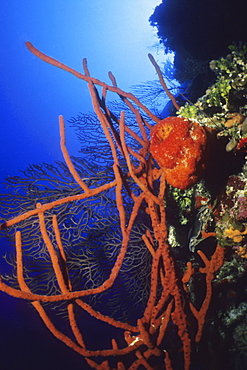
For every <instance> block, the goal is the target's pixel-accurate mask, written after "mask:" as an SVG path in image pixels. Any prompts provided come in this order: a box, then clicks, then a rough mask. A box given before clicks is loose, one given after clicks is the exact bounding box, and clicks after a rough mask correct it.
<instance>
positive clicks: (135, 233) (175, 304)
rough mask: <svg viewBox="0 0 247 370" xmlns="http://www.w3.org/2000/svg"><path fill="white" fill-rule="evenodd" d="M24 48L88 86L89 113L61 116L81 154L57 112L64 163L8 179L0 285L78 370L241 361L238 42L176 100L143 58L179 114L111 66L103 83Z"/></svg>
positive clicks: (242, 149)
mask: <svg viewBox="0 0 247 370" xmlns="http://www.w3.org/2000/svg"><path fill="white" fill-rule="evenodd" d="M26 46H27V47H28V49H29V50H30V51H31V52H32V53H33V54H34V55H36V56H37V57H39V58H40V59H42V60H43V61H45V62H47V63H50V64H52V65H54V66H56V67H58V68H61V69H64V70H66V71H67V72H69V73H71V74H72V75H74V76H76V77H77V78H79V79H81V80H83V81H85V82H87V83H88V88H89V92H90V95H91V99H92V103H93V108H94V114H91V115H84V114H80V115H78V116H77V117H75V118H72V119H71V120H70V121H69V123H70V124H72V125H73V126H74V127H75V128H76V130H77V132H78V136H79V138H80V140H81V142H82V149H81V151H82V153H81V154H82V155H81V157H79V158H77V157H70V155H69V153H68V151H67V148H66V141H65V123H64V119H63V117H62V116H59V126H60V138H61V142H60V145H61V151H62V153H63V156H64V163H63V162H58V163H56V165H48V164H42V165H31V166H29V168H28V169H26V171H23V176H22V177H20V176H19V177H12V178H8V179H7V180H6V185H7V186H8V187H9V188H10V191H11V192H10V194H9V195H2V196H1V203H2V205H1V221H2V223H1V225H0V230H1V236H3V237H5V238H8V239H9V240H10V242H11V243H12V245H13V246H14V248H13V250H12V252H10V253H7V254H6V256H5V261H6V264H7V265H8V266H10V267H11V272H10V273H2V276H1V281H0V289H1V291H3V292H5V293H7V294H9V295H11V296H13V297H16V298H19V299H22V300H26V301H28V302H29V303H30V304H31V305H32V306H33V308H34V309H35V310H36V311H37V313H38V315H39V316H40V318H41V320H42V321H43V323H44V325H45V326H46V327H47V328H48V330H49V331H50V332H51V333H52V334H53V335H54V336H55V337H56V338H57V339H58V340H60V341H61V342H63V343H64V344H65V345H66V346H68V347H70V348H71V349H72V350H74V351H75V352H76V353H78V354H79V355H81V356H82V358H83V359H84V360H83V359H82V366H87V368H88V369H99V370H100V369H108V370H113V369H129V370H130V369H138V370H142V369H149V370H150V369H185V370H189V369H196V368H200V369H210V368H213V366H214V367H215V368H218V369H220V368H224V369H227V368H232V366H233V367H234V366H235V368H237V366H238V368H241V366H242V365H241V364H242V363H245V361H246V358H247V348H246V341H245V337H246V313H247V306H246V304H247V303H246V302H247V290H246V283H245V280H246V279H245V278H246V267H247V242H246V240H247V239H246V235H247V180H246V179H247V177H246V171H247V170H246V163H245V161H246V159H245V157H246V145H245V142H246V141H247V140H246V138H247V130H246V127H245V126H246V105H245V103H246V92H247V91H246V85H247V80H246V79H245V68H246V65H247V55H246V54H247V53H246V50H247V48H246V46H245V45H240V46H232V47H231V48H230V50H231V53H230V54H229V55H227V56H226V57H225V58H221V59H219V60H214V61H212V62H211V63H210V67H211V68H212V70H214V73H216V80H215V83H214V84H213V85H212V86H210V87H209V88H208V90H207V91H206V93H205V95H203V96H202V97H200V98H199V99H198V101H197V102H195V104H189V103H186V104H185V106H184V107H181V108H180V107H179V106H178V103H177V102H176V99H175V98H174V96H173V95H171V93H170V92H169V90H167V87H166V83H165V81H164V79H163V76H162V73H161V72H160V69H159V67H158V66H157V64H156V62H155V61H154V60H153V58H152V56H150V60H151V62H152V64H153V65H154V66H155V68H156V70H157V72H158V75H159V79H160V82H161V86H163V88H164V89H165V90H166V91H167V93H168V96H169V97H170V98H171V100H172V102H173V104H174V107H175V108H176V110H177V115H176V116H174V117H167V118H165V119H160V118H159V117H157V116H156V115H155V114H154V113H153V112H152V111H151V110H149V109H148V107H147V106H146V105H144V104H143V103H142V102H141V99H138V98H137V97H136V96H135V95H133V94H131V93H126V92H125V91H123V90H121V89H120V88H119V87H118V86H117V82H116V79H115V77H114V76H113V75H112V74H111V73H109V77H110V80H111V84H106V83H104V82H101V81H99V80H97V79H96V78H94V77H92V76H90V73H89V70H88V67H87V63H86V60H83V67H84V74H82V73H79V72H77V71H75V70H73V69H71V68H69V67H67V66H65V65H64V64H62V63H60V62H58V61H57V60H55V59H53V58H51V57H49V56H47V55H45V54H43V53H42V52H41V51H39V50H38V49H36V48H35V47H34V46H33V45H32V44H31V43H29V42H27V43H26ZM109 91H111V92H113V93H115V94H116V97H118V98H119V100H120V103H118V104H114V103H111V102H108V92H109ZM233 140H235V142H234V143H233ZM229 143H230V144H229ZM219 169H220V170H219ZM99 332H100V336H99V335H97V334H96V333H99ZM92 333H95V334H96V335H95V336H94V337H93V338H92ZM232 333H233V335H232ZM99 337H101V338H103V340H102V339H101V340H100V338H99ZM229 350H230V352H229ZM228 352H229V353H230V354H228ZM222 353H224V354H225V360H222ZM228 362H229V364H230V365H229V366H231V367H227V366H228ZM222 365H223V366H224V367H220V366H222Z"/></svg>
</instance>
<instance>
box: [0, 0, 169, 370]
mask: <svg viewBox="0 0 247 370" xmlns="http://www.w3.org/2000/svg"><path fill="white" fill-rule="evenodd" d="M158 3H159V1H157V0H156V1H155V0H151V1H150V0H136V1H134V2H133V1H131V0H127V1H118V0H117V1H116V0H107V1H101V0H93V1H91V0H73V1H72V2H71V1H62V2H61V1H58V0H52V1H50V0H44V1H42V2H36V1H32V0H23V1H18V0H12V1H8V0H2V1H1V5H0V8H1V12H0V30H1V38H0V50H1V58H0V116H1V138H2V139H1V145H0V154H1V166H0V192H1V193H5V192H8V190H6V188H5V185H4V180H5V179H6V177H7V176H22V172H21V171H24V170H25V169H26V168H27V167H28V166H29V165H30V164H40V163H43V162H45V163H49V164H53V163H54V162H55V161H57V160H62V154H61V151H60V146H59V128H58V115H59V114H63V116H64V118H65V120H69V119H70V118H71V117H73V116H77V114H79V112H83V113H88V112H91V111H92V106H91V100H90V97H89V93H88V89H87V86H86V83H83V82H81V81H79V80H77V79H76V78H74V77H73V76H71V75H69V74H68V73H66V72H64V71H61V70H58V69H56V68H54V67H52V66H50V65H48V64H46V63H43V62H42V61H40V60H39V59H37V58H36V57H35V56H33V55H32V54H31V53H30V52H29V51H28V50H27V48H26V47H25V42H26V41H30V42H32V43H33V44H35V46H36V47H38V48H39V49H40V50H43V51H44V52H46V53H47V54H48V55H51V56H53V57H55V58H57V59H60V60H61V61H63V62H64V63H65V64H67V65H70V66H71V67H73V68H75V69H77V70H78V71H81V70H82V64H81V63H82V58H84V57H86V58H87V59H88V66H89V69H90V71H91V73H92V75H94V76H95V77H97V78H99V79H101V80H103V81H106V82H108V75H107V73H108V71H109V70H111V71H112V72H113V73H114V74H115V76H116V78H117V81H118V84H119V86H121V88H122V89H126V90H129V88H130V86H132V85H135V84H139V83H140V82H145V81H147V80H154V79H155V71H154V69H153V67H152V65H151V63H150V62H149V60H148V57H147V54H148V53H149V52H150V51H151V52H152V53H153V54H154V55H155V57H156V58H157V60H159V62H161V61H162V60H164V53H163V52H162V51H158V49H157V48H156V47H155V46H154V45H155V44H156V43H157V42H158V39H157V36H156V34H155V31H154V29H153V28H152V27H151V26H150V24H149V22H148V19H149V17H150V15H151V14H152V12H153V10H154V8H155V6H156V5H157V4H158ZM69 126H70V125H69V124H66V135H67V145H68V148H69V151H70V154H72V155H78V151H79V150H80V143H79V140H78V138H77V136H76V134H75V129H74V128H72V127H69ZM7 249H8V243H7V242H5V244H4V242H3V241H1V252H0V254H1V257H2V256H3V255H4V254H5V252H6V250H7ZM1 273H4V271H3V270H1ZM0 332H1V335H0V358H1V363H0V368H1V370H22V369H25V370H32V369H37V370H38V369H40V370H41V369H47V370H52V369H68V368H70V369H82V368H84V367H82V362H83V360H82V358H81V356H79V355H77V354H75V353H74V352H73V351H72V350H70V349H68V348H66V346H64V345H63V344H62V343H60V342H59V341H58V340H57V339H56V338H54V337H53V336H52V335H51V334H50V333H49V332H48V330H47V329H46V328H45V327H44V325H43V323H42V322H41V320H40V318H39V317H38V315H37V313H36V312H34V311H33V309H32V308H31V306H29V305H27V303H26V302H24V301H19V300H16V299H14V298H11V297H9V296H7V295H6V294H4V293H0ZM85 366H86V365H85ZM85 368H86V367H85Z"/></svg>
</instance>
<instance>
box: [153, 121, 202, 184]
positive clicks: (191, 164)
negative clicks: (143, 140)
mask: <svg viewBox="0 0 247 370" xmlns="http://www.w3.org/2000/svg"><path fill="white" fill-rule="evenodd" d="M206 142H207V134H206V131H205V129H204V128H203V127H202V126H200V125H199V124H198V123H196V122H192V121H189V120H186V119H185V118H181V117H168V118H165V119H163V120H162V121H161V122H159V123H158V124H157V125H156V126H154V127H153V129H152V132H151V142H150V152H151V154H152V156H153V158H154V159H155V160H156V161H157V163H158V164H159V166H160V167H161V169H162V170H163V171H164V173H165V175H166V180H167V182H168V183H169V184H170V185H172V186H174V187H176V188H179V189H187V188H189V187H190V186H192V185H193V184H194V183H195V182H196V181H197V180H198V178H199V177H200V176H201V174H202V170H203V168H204V156H203V154H204V152H205V147H206Z"/></svg>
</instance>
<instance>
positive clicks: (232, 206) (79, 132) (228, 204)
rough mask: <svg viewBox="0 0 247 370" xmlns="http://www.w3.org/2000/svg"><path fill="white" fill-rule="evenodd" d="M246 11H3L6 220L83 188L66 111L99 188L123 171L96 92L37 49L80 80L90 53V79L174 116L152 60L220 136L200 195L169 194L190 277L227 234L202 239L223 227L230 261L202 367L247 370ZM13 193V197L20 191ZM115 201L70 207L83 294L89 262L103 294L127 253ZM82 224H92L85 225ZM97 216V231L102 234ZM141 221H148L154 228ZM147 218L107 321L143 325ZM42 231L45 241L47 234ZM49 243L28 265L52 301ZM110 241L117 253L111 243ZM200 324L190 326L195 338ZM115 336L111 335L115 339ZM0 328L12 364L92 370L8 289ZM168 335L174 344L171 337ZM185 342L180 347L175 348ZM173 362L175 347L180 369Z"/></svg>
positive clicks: (17, 5)
mask: <svg viewBox="0 0 247 370" xmlns="http://www.w3.org/2000/svg"><path fill="white" fill-rule="evenodd" d="M242 9H244V1H243V0H236V2H234V3H233V2H232V1H230V0H225V1H224V2H222V1H220V0H210V1H203V2H200V3H198V0H190V1H187V0H181V1H180V2H176V3H174V2H173V1H172V0H163V1H161V0H160V1H155V0H135V1H131V0H127V1H120V0H109V1H108V0H107V1H104V2H102V1H101V0H93V1H92V0H85V1H84V0H75V1H73V2H71V1H63V2H62V3H61V2H59V1H56V0H55V1H53V0H52V1H48V0H45V1H43V2H42V3H41V4H38V3H37V2H35V1H27V0H24V1H21V2H20V1H17V0H13V1H7V0H2V2H1V12H0V28H1V35H2V37H1V39H0V46H1V47H0V50H1V58H0V114H1V134H2V135H1V137H2V139H1V145H0V151H1V166H0V193H1V222H4V221H5V220H6V219H8V218H9V217H10V218H11V217H13V215H15V214H16V213H17V212H18V211H19V209H21V210H23V212H25V210H27V209H31V208H32V207H33V205H34V204H35V202H36V201H37V199H36V196H37V194H38V196H37V197H39V200H41V201H42V202H49V201H50V200H52V199H53V198H56V197H59V196H61V194H64V196H65V195H67V194H70V193H72V194H76V193H77V192H78V191H80V189H79V190H78V188H77V187H76V185H74V184H73V179H72V180H71V176H70V174H68V171H67V170H66V168H65V167H64V165H63V164H62V162H63V157H62V154H61V150H60V145H59V141H60V137H59V128H58V115H60V114H62V115H63V116H64V118H65V125H66V142H67V148H68V151H69V153H70V154H71V155H72V156H73V160H74V163H75V164H76V167H77V170H78V173H79V174H80V176H81V177H82V178H84V177H86V176H87V174H88V173H89V174H90V176H91V178H92V184H94V181H95V183H96V184H97V181H98V182H100V181H104V180H102V179H105V178H108V177H107V176H109V178H111V176H112V172H111V170H109V173H108V172H107V173H105V172H104V168H105V167H106V168H107V169H109V168H110V163H111V160H110V157H109V152H107V149H105V146H104V145H105V143H104V139H102V136H100V135H101V134H100V131H97V130H95V131H94V127H95V123H96V124H98V122H96V121H95V116H93V115H92V114H91V112H92V104H91V99H90V97H89V93H88V88H87V84H86V83H85V82H82V81H80V80H78V79H76V78H75V77H74V76H72V75H70V74H68V73H66V72H65V71H62V70H60V69H58V68H55V67H53V66H51V65H49V64H47V63H44V62H43V61H41V60H39V59H38V58H36V57H35V56H34V55H32V54H31V53H30V52H29V51H28V50H27V48H26V47H25V42H26V41H30V42H32V43H33V44H34V46H35V47H37V48H38V49H39V50H41V51H42V52H44V53H46V54H47V55H49V56H52V57H54V58H56V59H57V60H59V61H61V62H63V63H65V64H66V65H68V66H70V67H72V68H74V69H75V70H78V71H82V58H84V57H86V58H87V60H88V67H89V71H90V73H91V75H92V76H94V77H96V78H98V79H100V80H101V81H104V82H107V83H110V82H109V79H108V71H111V72H113V74H114V75H115V77H116V79H117V83H118V86H119V87H121V88H122V89H123V90H125V91H130V90H131V91H133V92H134V94H135V95H137V96H138V97H140V99H141V100H142V101H143V102H144V104H146V105H147V106H148V107H150V109H151V110H152V111H153V112H154V114H155V115H157V116H158V117H159V118H160V119H163V118H165V117H167V116H174V115H176V109H175V108H174V107H173V105H172V103H171V102H170V101H169V99H168V98H167V96H166V94H165V93H164V92H163V90H162V89H160V87H157V81H156V80H157V76H156V73H155V70H154V68H153V66H152V65H151V63H150V61H149V60H148V57H147V54H148V53H150V52H151V53H152V54H153V56H154V58H155V60H156V61H157V63H158V65H159V66H160V67H161V70H162V71H164V74H165V76H166V78H167V83H168V87H169V89H170V92H172V93H173V95H174V96H175V97H176V100H177V102H178V104H179V105H180V106H182V107H181V109H180V110H179V114H180V115H181V116H182V117H185V118H188V119H192V120H196V121H198V122H200V124H202V125H204V127H207V129H209V132H217V134H215V136H214V137H213V135H212V137H213V139H212V142H211V143H210V144H211V147H210V152H207V154H208V156H207V159H206V160H207V162H208V166H207V167H206V171H205V173H204V174H203V176H204V177H203V179H202V181H201V182H199V183H198V184H196V185H195V187H192V188H191V189H188V192H187V190H185V191H184V192H183V189H182V191H180V190H178V189H176V188H172V186H168V193H167V195H166V196H167V198H166V201H167V209H166V212H167V219H168V222H167V224H168V227H169V243H170V246H171V248H172V253H174V256H175V257H174V258H175V261H176V263H177V266H176V267H177V271H178V272H180V273H181V271H182V270H183V268H184V267H183V266H184V263H185V261H187V260H188V258H189V259H190V260H191V261H193V263H194V264H195V266H196V268H198V269H200V268H201V267H198V266H200V262H198V259H197V257H196V252H197V250H199V251H200V250H203V251H204V252H205V251H206V254H207V256H208V258H210V257H211V256H212V255H213V253H214V252H213V251H214V248H215V239H213V238H211V239H210V240H209V241H208V240H207V242H205V241H204V240H203V238H202V231H203V232H204V231H205V230H207V231H209V232H211V231H213V232H216V238H217V240H218V241H219V243H220V245H221V246H222V247H223V248H225V252H226V253H225V263H224V265H223V267H222V268H221V269H220V271H219V273H217V276H216V278H215V279H214V280H213V288H214V296H213V298H212V302H211V306H210V309H209V315H208V320H206V323H205V330H204V334H205V336H203V339H202V342H201V344H200V346H199V349H198V348H193V351H194V352H192V366H191V369H193V370H208V369H209V370H211V369H212V370H214V369H217V370H221V368H222V369H224V370H226V369H228V368H229V369H236V370H242V369H245V368H246V367H247V339H246V338H247V329H246V328H247V319H246V318H247V314H246V313H247V288H246V283H245V282H246V275H247V274H246V271H247V262H246V261H247V259H246V258H247V243H246V233H247V211H246V209H247V197H246V194H247V180H246V179H247V166H246V146H247V145H246V143H247V128H246V127H247V124H246V120H247V118H246V116H247V101H246V100H247V99H246V97H247V79H246V75H247V47H246V45H245V44H246V42H247V23H246V20H245V12H243V11H242ZM229 45H232V46H231V47H230V49H229V48H228V47H229ZM133 86H134V87H133ZM109 95H110V97H111V96H112V99H113V103H112V105H111V110H112V111H114V112H115V111H118V112H119V110H121V109H122V106H121V104H120V105H119V103H115V102H114V99H115V96H114V94H111V93H110V94H109ZM198 98H199V100H198ZM236 117H237V118H236ZM130 118H131V117H130ZM127 119H129V117H128V118H127ZM130 121H131V119H130ZM128 123H129V121H128ZM85 125H86V127H87V128H85ZM83 127H84V128H83ZM210 130H211V131H210ZM214 130H215V131H214ZM85 134H86V135H85ZM93 147H94V148H95V147H98V152H99V153H100V155H99V156H97V157H95V156H94V154H92V153H91V148H93ZM212 148H213V149H212ZM101 149H102V150H101ZM78 158H79V159H78ZM86 169H88V172H86V171H85V170H86ZM94 176H95V177H94ZM104 176H105V178H104ZM6 178H8V180H7V181H6ZM90 181H91V180H90ZM170 185H172V184H170ZM11 192H12V195H13V196H11V195H8V194H11ZM109 199H111V196H110V195H109V198H107V197H106V198H104V197H103V196H102V197H101V196H99V198H98V199H97V200H96V203H94V204H91V203H90V201H89V202H88V203H87V202H85V203H84V205H85V204H86V205H87V206H88V207H87V210H86V211H85V209H86V208H84V206H83V205H82V207H81V208H80V207H79V206H78V207H77V206H75V207H74V208H73V207H71V208H68V209H67V208H66V207H64V208H63V207H61V209H60V210H59V212H60V214H59V215H60V216H61V218H62V222H63V225H64V226H65V229H66V230H68V231H66V232H65V237H66V238H67V237H68V238H67V239H66V240H67V241H68V245H69V243H70V242H71V244H70V245H72V246H73V248H71V249H68V250H69V253H70V254H69V258H70V263H71V265H70V267H71V266H72V278H73V279H74V281H75V282H76V283H78V286H79V287H80V284H82V285H83V284H84V283H85V285H86V284H87V283H88V281H87V276H88V275H87V269H86V268H85V269H84V265H83V263H84V262H85V261H86V262H88V264H89V265H90V263H91V261H93V262H92V265H93V266H96V267H95V269H94V270H93V272H92V273H93V274H94V278H95V282H94V283H95V284H96V285H97V283H98V282H99V284H100V283H101V282H102V281H101V280H102V279H103V280H104V275H105V276H107V274H108V273H109V270H110V266H111V264H112V256H114V255H115V254H116V251H117V250H118V247H119V235H118V233H117V232H116V233H115V231H116V230H117V226H116V225H118V224H117V222H118V220H117V219H116V218H115V215H114V213H111V210H112V208H111V206H112V205H111V204H110V201H109ZM105 203H106V204H107V205H106V207H105V208H104V206H105ZM67 211H68V213H69V212H71V214H72V217H71V220H70V221H68V220H67V219H66V217H65V218H64V220H63V215H64V214H66V212H67ZM90 212H91V213H90ZM104 212H105V213H104ZM8 216H9V217H8ZM84 218H85V219H86V221H85V224H86V225H87V226H88V227H89V229H83V226H84ZM78 220H80V221H82V223H80V224H79V223H78ZM88 220H89V221H88ZM93 221H95V222H96V225H99V226H96V228H94V226H92V224H93ZM137 221H138V222H139V221H140V220H137ZM141 221H143V223H144V224H145V223H146V225H147V223H148V222H149V221H147V220H146V219H144V220H141ZM30 222H31V224H30V223H27V227H26V229H25V231H24V232H23V235H24V238H26V239H25V242H24V243H23V244H24V248H26V250H27V251H29V237H28V235H29V234H28V232H29V226H30V225H31V226H33V225H32V221H30ZM87 222H88V223H87ZM91 222H92V224H91ZM138 222H137V226H136V225H135V226H136V229H134V232H133V235H134V236H133V240H131V247H130V252H129V253H130V257H131V258H129V260H128V259H127V262H126V264H125V265H124V266H123V270H124V269H125V270H124V274H125V275H124V274H123V281H122V280H121V279H122V277H121V278H120V279H119V280H117V284H116V289H115V290H113V295H112V296H111V293H110V294H109V293H106V295H102V296H100V298H99V301H98V302H97V301H96V302H93V304H95V306H94V307H95V309H97V307H99V306H100V305H102V307H100V309H101V308H102V309H103V310H105V311H104V313H105V314H106V315H109V316H110V315H113V316H114V317H115V318H116V319H119V320H121V319H123V320H124V321H126V322H128V323H129V322H130V323H131V322H132V321H133V322H134V321H135V319H136V312H142V311H143V310H144V308H145V304H146V301H147V296H148V293H147V292H148V288H149V278H150V271H149V269H150V259H149V258H150V256H149V254H148V252H147V251H146V250H145V251H144V249H143V248H142V245H141V243H139V240H140V236H141V235H142V234H143V231H142V226H143V224H142V223H141V222H140V223H138ZM77 224H78V225H80V227H79V228H78V229H77V228H76V227H75V225H77ZM102 225H103V226H102ZM146 225H145V226H146ZM91 226H92V229H90V227H91ZM85 230H86V231H85ZM77 234H80V235H79V237H78V235H77ZM34 235H35V236H37V234H35V231H34ZM95 236H96V237H95ZM9 237H10V241H9V240H6V238H4V237H3V238H1V239H0V245H1V247H0V257H1V262H0V273H1V274H3V275H4V279H5V280H6V281H8V282H10V283H13V271H12V267H13V266H14V257H13V254H11V252H9V251H10V250H11V244H13V243H11V242H12V241H13V234H11V231H10V233H9ZM80 238H82V239H83V240H84V241H85V245H84V246H85V249H83V248H82V249H80V248H81V244H80V243H81V239H80ZM214 238H215V237H214ZM89 241H90V243H89ZM25 243H26V244H25ZM39 243H40V240H38V239H37V238H36V239H34V242H33V246H31V248H30V260H29V259H28V258H29V257H27V260H26V261H27V263H28V269H29V268H30V270H28V269H27V275H28V274H29V273H30V276H29V278H30V280H29V283H30V285H31V286H32V288H34V289H37V288H38V290H40V292H43V290H44V291H45V288H46V286H45V285H47V287H48V288H49V289H50V290H49V292H50V293H51V294H52V293H54V290H53V289H55V288H54V286H53V280H52V278H51V276H50V275H49V273H50V270H49V265H48V264H47V260H46V256H45V255H42V254H41V255H40V257H41V258H38V257H37V256H39V252H40V250H39V247H40V244H39ZM106 243H108V244H107V245H110V249H109V250H105V249H104V248H103V246H104V245H105V244H106ZM30 244H31V245H32V243H30ZM36 247H37V250H36V251H35V248H36ZM81 250H82V251H83V252H82V253H81ZM31 257H34V259H33V260H32V259H31ZM128 257H129V256H128ZM6 261H7V264H6ZM81 261H83V263H81V266H80V262H81ZM102 261H103V262H102ZM92 265H91V266H92ZM86 267H87V266H86ZM135 267H136V269H135ZM32 268H33V270H32ZM83 269H84V270H83ZM14 271H15V270H14ZM30 271H31V272H30ZM32 271H33V272H32ZM90 273H91V272H90ZM90 273H89V275H90ZM53 275H54V274H53ZM126 276H127V278H126ZM38 278H41V279H42V282H43V285H41V286H40V287H39V286H38V285H37V284H36V281H38ZM80 278H81V281H80ZM84 279H85V280H84ZM200 279H202V278H201V277H198V275H197V277H196V278H195V279H192V282H190V286H189V289H190V290H191V291H190V298H191V299H192V302H193V304H194V303H195V306H196V304H198V301H197V298H198V296H197V294H198V293H199V304H198V307H199V306H200V303H201V301H202V300H203V299H202V295H203V294H202V293H201V292H200V289H201V288H200V287H201V286H203V287H204V285H203V282H202V280H200ZM13 284H14V283H13ZM88 284H90V283H88ZM136 286H137V289H135V288H136ZM83 287H84V285H83ZM138 288H139V289H138ZM125 289H126V290H125ZM204 290H205V289H202V291H204ZM130 292H131V293H132V292H135V293H136V292H137V293H136V295H135V294H134V295H132V297H131V299H130V300H129V299H126V297H128V296H129V295H131V294H129V293H130ZM119 297H120V298H121V307H119V305H118V302H119V300H118V299H119ZM54 312H55V313H56V314H57V313H58V312H59V314H58V315H57V316H58V317H57V322H58V323H60V324H61V323H62V327H61V330H64V331H65V332H66V329H67V326H66V325H67V322H66V320H65V323H64V324H63V318H64V316H63V315H64V311H63V307H62V308H61V307H60V306H59V305H56V304H54V305H51V315H53V313H54ZM56 314H55V315H54V316H56ZM87 319H88V316H87V314H85V317H84V320H83V325H84V326H83V328H84V330H85V331H86V337H87V340H88V341H89V343H90V345H91V346H92V348H98V344H99V345H101V344H102V343H104V340H105V338H104V337H103V336H102V333H103V329H104V323H99V324H95V325H91V322H90V321H89V320H87ZM192 324H193V320H192ZM192 324H189V325H188V327H189V330H191V331H192V333H193V330H194V328H193V325H192ZM63 325H64V326H63ZM101 329H102V331H101ZM114 330H115V329H114V328H113V329H112V333H110V332H109V336H111V335H113V336H114ZM0 332H1V335H0V356H1V357H0V359H1V362H0V369H3V370H9V369H10V370H19V369H20V370H22V369H25V370H32V369H38V370H39V369H46V370H51V369H68V368H71V369H75V370H76V369H85V370H87V369H90V367H89V366H88V365H87V364H86V363H85V361H84V359H83V358H82V357H81V356H80V355H77V354H76V353H75V352H73V351H72V350H70V349H69V348H67V347H66V346H65V345H64V344H63V343H61V342H59V340H57V339H56V338H54V337H53V335H52V334H50V333H49V332H48V330H47V329H46V327H45V326H44V324H43V322H42V321H41V320H40V318H39V317H38V314H37V313H36V311H34V310H33V308H32V307H31V305H30V304H29V303H27V302H25V301H22V300H17V299H14V298H11V297H9V296H8V295H6V294H4V293H2V292H0ZM168 336H169V335H168ZM169 340H171V342H172V341H173V340H174V338H173V336H172V335H171V337H170V339H169ZM173 345H174V346H175V347H177V348H179V345H178V343H177V342H176V340H174V343H173ZM226 354H227V355H226ZM175 357H176V351H175V356H174V358H173V360H175V361H176V358H175ZM223 357H224V360H222V358H223ZM221 366H222V367H221ZM180 368H181V369H182V368H183V366H182V362H181V363H180V357H179V358H178V360H177V368H176V370H180Z"/></svg>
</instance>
